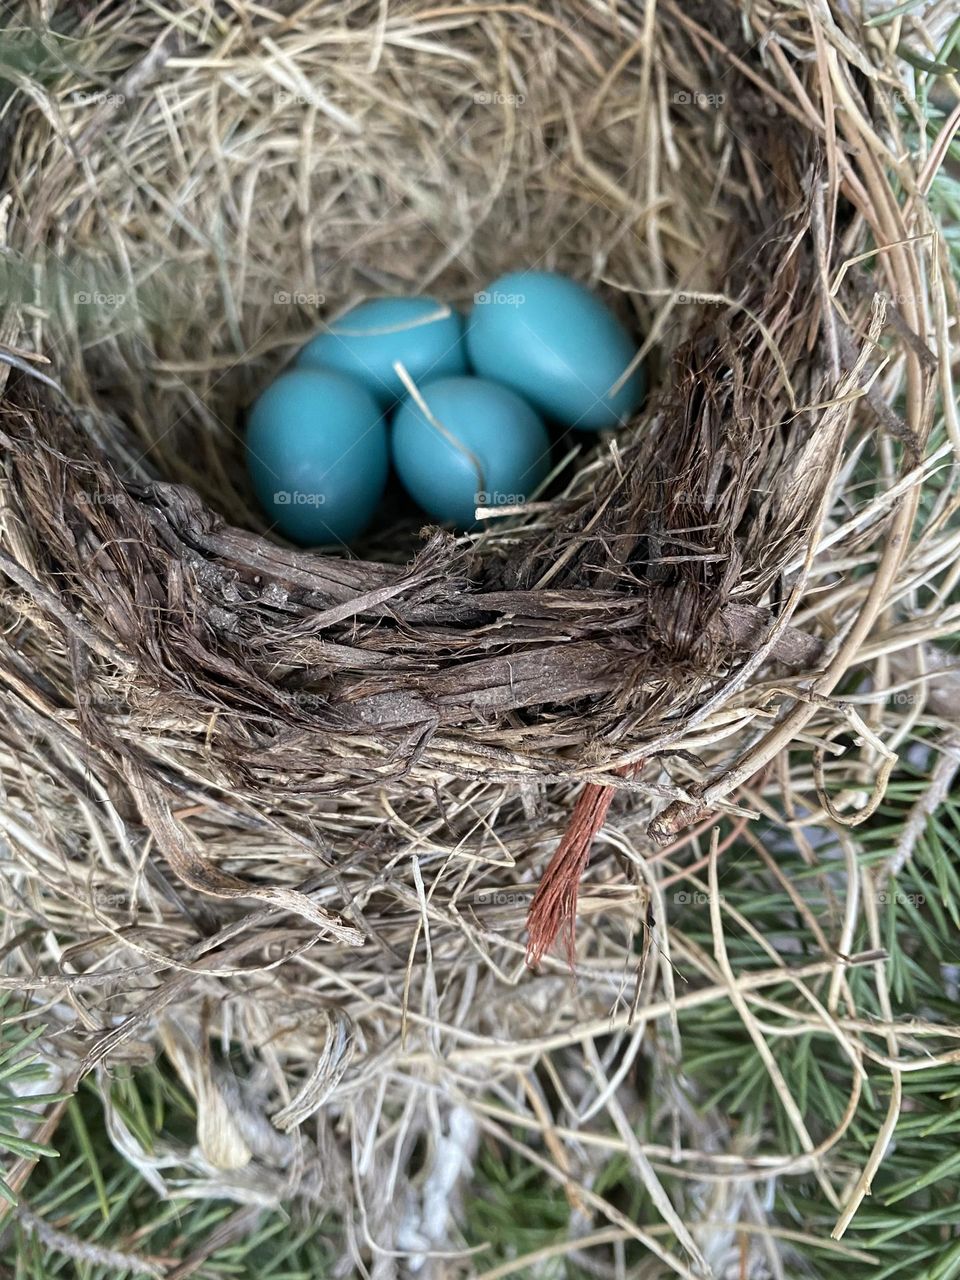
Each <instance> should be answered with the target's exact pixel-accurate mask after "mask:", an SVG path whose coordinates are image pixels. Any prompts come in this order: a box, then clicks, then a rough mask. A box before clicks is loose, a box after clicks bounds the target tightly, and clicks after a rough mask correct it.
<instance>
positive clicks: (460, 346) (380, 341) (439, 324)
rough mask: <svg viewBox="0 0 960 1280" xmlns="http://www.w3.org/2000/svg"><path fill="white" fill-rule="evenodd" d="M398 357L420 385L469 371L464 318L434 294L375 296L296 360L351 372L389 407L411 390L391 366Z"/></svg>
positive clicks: (335, 322) (353, 310)
mask: <svg viewBox="0 0 960 1280" xmlns="http://www.w3.org/2000/svg"><path fill="white" fill-rule="evenodd" d="M398 360H399V361H400V363H401V364H402V365H403V366H404V368H405V369H406V371H407V373H409V375H410V377H411V378H412V379H413V381H414V382H415V383H416V384H417V385H418V386H419V385H420V383H421V382H423V381H425V380H426V379H427V378H428V377H435V378H438V377H441V376H442V375H443V374H448V373H465V372H466V369H467V352H466V347H465V345H464V341H463V316H461V315H460V313H459V312H457V311H454V310H453V308H452V307H449V306H447V304H446V303H445V302H437V301H436V299H435V298H372V299H371V300H370V301H369V302H361V303H360V304H359V305H358V306H356V307H352V308H351V309H350V310H349V311H348V312H347V313H346V314H345V315H342V316H341V317H340V319H339V320H334V322H333V324H331V325H330V326H329V327H328V328H326V329H324V330H323V332H322V333H318V334H317V336H316V337H315V338H312V339H311V340H310V341H309V342H308V343H307V345H306V346H305V347H304V348H303V350H302V351H301V352H300V354H299V355H298V356H297V359H296V364H297V365H299V366H309V367H310V368H324V369H340V370H342V371H343V372H344V373H349V374H352V376H353V377H354V378H356V379H357V380H358V381H359V382H362V383H363V385H364V386H365V387H366V388H367V390H368V391H369V392H370V394H371V395H373V396H374V397H375V398H376V400H377V401H378V403H379V404H381V405H382V406H383V407H384V408H390V407H391V406H392V405H394V404H395V403H396V402H397V401H398V400H402V399H403V397H404V396H405V395H406V394H407V388H406V387H405V386H404V384H403V382H402V381H401V380H400V378H399V377H398V376H397V373H396V371H395V369H394V367H393V366H394V363H395V362H396V361H398Z"/></svg>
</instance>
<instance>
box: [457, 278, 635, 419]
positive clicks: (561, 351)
mask: <svg viewBox="0 0 960 1280" xmlns="http://www.w3.org/2000/svg"><path fill="white" fill-rule="evenodd" d="M467 352H468V355H469V358H470V361H471V363H472V365H473V368H474V370H475V371H476V372H477V373H478V374H479V375H480V376H481V377H484V378H495V379H496V380H497V381H498V382H503V383H506V385H507V386H508V387H512V388H513V390H514V391H516V392H518V393H519V394H520V395H522V396H524V397H525V398H526V399H527V400H529V401H530V403H531V404H532V405H533V406H534V407H535V408H536V409H539V410H540V412H541V413H542V414H544V415H545V416H546V417H548V418H553V419H555V420H556V421H557V422H560V423H563V424H564V425H565V426H568V427H577V428H579V430H581V431H599V430H601V429H603V428H604V427H616V426H619V425H620V424H621V423H623V422H624V421H625V420H626V419H627V418H629V417H630V415H631V414H632V413H634V412H635V410H636V409H638V408H639V406H640V404H641V403H642V401H643V397H644V394H645V392H646V374H645V372H644V370H643V367H642V366H638V367H637V368H636V369H635V370H634V372H633V373H632V374H631V375H630V377H629V378H628V379H627V381H626V382H625V383H624V384H623V386H622V387H620V388H619V389H618V390H617V392H616V394H615V395H611V394H610V390H611V388H612V387H613V386H614V384H616V383H618V382H619V380H620V378H621V377H622V375H623V374H624V373H625V372H626V370H627V368H628V366H629V365H630V363H631V361H632V360H633V358H634V357H635V356H636V354H637V346H636V344H635V343H634V341H633V339H632V338H631V337H630V334H629V333H628V332H627V331H626V329H625V328H624V327H623V325H622V324H621V323H620V321H619V320H618V319H617V317H616V316H615V315H614V314H613V312H612V311H610V310H609V308H608V307H607V306H606V305H605V304H604V303H603V302H601V300H600V299H599V298H598V297H597V296H596V295H595V294H593V293H591V292H590V290H589V289H587V288H586V287H585V286H584V285H582V284H578V283H577V281H576V280H571V279H570V278H569V277H568V276H562V275H558V274H556V273H555V272H552V271H516V272H513V273H511V274H510V275H505V276H501V277H500V278H499V279H498V280H494V282H493V283H492V284H491V285H489V286H488V287H487V289H485V290H484V291H483V293H479V294H477V297H476V300H475V305H474V309H473V311H472V312H471V315H470V320H469V324H468V326H467Z"/></svg>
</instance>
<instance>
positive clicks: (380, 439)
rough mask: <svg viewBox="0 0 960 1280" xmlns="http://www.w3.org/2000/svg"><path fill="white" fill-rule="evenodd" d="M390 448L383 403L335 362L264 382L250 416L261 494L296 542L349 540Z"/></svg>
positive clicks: (377, 494) (251, 461)
mask: <svg viewBox="0 0 960 1280" xmlns="http://www.w3.org/2000/svg"><path fill="white" fill-rule="evenodd" d="M389 459H390V451H389V446H388V445H387V428H386V423H385V420H384V417H383V410H382V409H381V408H380V406H379V405H378V404H377V402H376V400H374V398H373V396H372V395H371V394H370V392H369V391H367V389H366V387H363V386H361V385H360V383H358V382H356V381H354V379H353V378H350V377H348V376H347V375H346V374H345V373H339V372H337V371H336V370H335V369H323V370H320V369H292V370H290V371H289V372H288V373H282V374H281V375H280V377H279V378H277V380H276V382H274V383H272V384H271V385H270V386H269V387H267V389H266V391H264V392H263V394H262V395H261V396H260V398H259V399H258V400H257V402H256V403H255V404H254V406H253V408H252V409H251V410H250V417H249V421H248V423H247V469H248V471H249V473H250V479H251V481H252V483H253V489H254V492H255V494H256V495H257V500H258V502H259V503H260V505H261V507H262V508H263V510H264V512H265V513H266V515H267V518H268V519H269V520H271V521H272V522H273V523H274V525H275V526H276V527H277V529H279V530H280V532H281V533H283V534H285V535H286V536H287V537H288V538H290V539H291V540H292V541H293V542H299V543H301V544H302V545H304V546H323V545H325V544H330V543H338V542H339V543H343V542H349V541H350V540H351V539H352V538H355V537H356V536H357V534H359V533H362V532H363V530H364V529H365V528H366V526H367V524H368V523H369V522H370V518H371V516H372V515H373V513H374V510H375V508H376V506H377V503H378V502H379V501H380V498H381V496H382V494H383V489H384V485H385V484H386V481H387V471H388V470H389Z"/></svg>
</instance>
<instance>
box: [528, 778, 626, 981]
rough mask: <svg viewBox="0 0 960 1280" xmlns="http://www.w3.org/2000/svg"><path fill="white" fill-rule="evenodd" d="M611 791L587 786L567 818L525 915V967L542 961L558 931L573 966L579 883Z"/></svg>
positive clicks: (607, 788) (604, 817)
mask: <svg viewBox="0 0 960 1280" xmlns="http://www.w3.org/2000/svg"><path fill="white" fill-rule="evenodd" d="M613 792H614V788H613V787H603V786H600V785H599V784H597V783H595V782H588V783H587V784H586V786H585V787H584V788H583V791H582V792H581V793H580V797H579V799H578V800H577V803H576V805H575V806H574V809H573V813H572V814H571V815H570V823H569V825H568V827H567V829H566V831H565V832H564V835H563V839H562V840H561V841H560V843H559V844H558V845H557V847H556V849H555V850H554V854H553V857H552V858H551V859H550V862H549V863H548V865H547V869H546V871H544V873H543V875H542V876H541V877H540V883H539V885H538V886H537V892H536V893H535V894H534V897H533V901H532V902H531V903H530V911H529V913H528V915H527V964H528V965H531V966H533V965H535V964H539V962H540V961H541V960H542V959H543V957H544V956H545V955H546V953H547V952H548V951H549V950H550V948H551V947H552V946H553V944H554V943H555V942H556V940H557V937H558V935H559V934H560V932H561V930H563V931H564V933H565V935H566V942H567V957H568V959H569V961H570V965H571V967H572V966H573V947H574V939H575V930H576V920H577V896H578V894H579V891H580V881H581V879H582V877H583V873H584V871H586V869H587V863H588V862H589V861H590V850H591V849H592V847H593V840H594V837H595V836H596V834H597V832H598V831H599V830H600V828H601V827H602V826H603V824H604V821H605V819H606V816H607V810H608V809H609V808H610V801H611V800H612V799H613Z"/></svg>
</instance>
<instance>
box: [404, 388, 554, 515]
mask: <svg viewBox="0 0 960 1280" xmlns="http://www.w3.org/2000/svg"><path fill="white" fill-rule="evenodd" d="M419 390H420V394H421V396H422V397H423V400H424V402H425V403H426V406H427V408H428V409H429V411H430V415H431V416H432V417H433V418H434V419H435V420H436V422H438V423H439V424H440V427H439V428H438V427H437V426H436V425H435V424H434V423H433V422H431V421H430V419H429V418H428V417H426V416H425V415H424V413H423V411H422V410H421V408H420V407H419V405H418V404H417V402H416V400H414V398H413V397H412V396H410V397H408V398H407V399H406V400H404V402H403V404H401V406H400V408H399V409H398V410H397V413H396V416H395V417H394V420H393V461H394V466H395V467H396V469H397V473H398V474H399V476H400V479H401V480H402V481H403V483H404V485H405V486H406V488H407V491H408V492H409V493H410V494H411V496H412V497H414V498H415V499H416V500H417V502H419V504H420V506H421V507H423V509H424V511H428V512H429V513H430V515H432V516H434V517H435V519H437V520H449V521H452V522H453V523H454V524H457V525H459V526H461V527H462V528H471V527H472V526H473V525H474V524H475V523H476V512H475V508H476V507H478V506H489V507H497V506H508V505H512V504H513V503H517V502H523V501H525V500H526V499H527V498H528V497H529V496H530V494H531V493H533V491H534V490H535V489H536V487H537V485H538V484H540V482H541V481H542V480H543V479H544V478H545V477H546V475H547V473H548V472H549V470H550V437H549V435H548V434H547V429H546V427H545V426H544V425H543V422H542V421H541V419H540V417H539V416H538V414H537V413H536V412H535V411H534V410H533V409H531V407H530V405H528V404H527V402H526V401H525V400H522V399H521V398H520V396H518V395H516V393H515V392H513V391H511V390H510V388H509V387H504V386H501V384H500V383H498V382H488V381H487V380H486V379H485V378H471V377H455V378H437V379H435V380H433V381H430V382H427V383H425V384H424V386H422V387H421V388H419Z"/></svg>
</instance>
